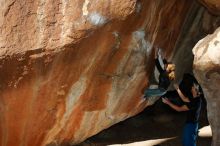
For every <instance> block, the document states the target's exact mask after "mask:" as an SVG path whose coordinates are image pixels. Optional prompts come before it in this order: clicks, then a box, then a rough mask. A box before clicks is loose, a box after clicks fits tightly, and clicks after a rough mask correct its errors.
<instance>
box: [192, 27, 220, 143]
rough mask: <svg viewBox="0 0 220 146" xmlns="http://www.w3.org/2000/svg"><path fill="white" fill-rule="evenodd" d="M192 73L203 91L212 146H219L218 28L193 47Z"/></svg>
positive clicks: (219, 33)
mask: <svg viewBox="0 0 220 146" xmlns="http://www.w3.org/2000/svg"><path fill="white" fill-rule="evenodd" d="M193 53H194V55H195V59H194V72H195V74H196V77H197V79H198V81H199V83H200V84H201V85H202V88H203V90H204V94H205V98H206V100H207V108H208V118H209V122H210V125H211V128H212V132H213V134H212V135H213V143H212V145H213V146H219V145H220V132H219V128H220V122H219V120H220V119H219V117H220V112H219V110H220V108H219V107H220V90H219V89H220V87H219V86H220V84H219V83H220V28H219V29H217V30H216V31H215V33H214V34H212V35H208V36H207V37H205V38H204V39H202V40H201V41H199V42H198V44H197V45H196V46H195V47H194V49H193Z"/></svg>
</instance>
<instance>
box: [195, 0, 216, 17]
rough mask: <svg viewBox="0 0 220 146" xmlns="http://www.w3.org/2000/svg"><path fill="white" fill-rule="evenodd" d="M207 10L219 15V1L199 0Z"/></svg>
mask: <svg viewBox="0 0 220 146" xmlns="http://www.w3.org/2000/svg"><path fill="white" fill-rule="evenodd" d="M199 1H200V2H201V3H202V4H203V5H204V6H205V7H207V8H208V10H209V11H210V12H211V13H213V14H215V15H220V1H219V0H199Z"/></svg>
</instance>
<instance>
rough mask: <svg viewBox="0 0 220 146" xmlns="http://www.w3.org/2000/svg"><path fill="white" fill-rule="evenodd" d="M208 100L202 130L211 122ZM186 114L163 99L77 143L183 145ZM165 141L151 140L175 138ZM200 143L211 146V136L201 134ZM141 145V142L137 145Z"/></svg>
mask: <svg viewBox="0 0 220 146" xmlns="http://www.w3.org/2000/svg"><path fill="white" fill-rule="evenodd" d="M206 112H207V111H206V103H205V101H204V102H203V105H202V110H201V115H200V120H199V123H200V124H199V129H200V128H202V127H204V126H207V125H209V123H208V120H207V113H206ZM185 116H186V115H185V113H184V112H182V113H178V112H176V111H174V110H172V109H171V108H169V107H168V106H167V105H165V104H163V103H162V101H161V100H159V101H157V102H156V104H155V105H153V106H150V107H147V108H146V109H145V110H144V111H143V112H141V113H140V114H138V115H137V116H135V117H132V118H129V119H127V120H126V121H122V122H120V123H118V124H116V125H114V126H112V127H110V128H109V129H106V130H104V131H102V132H101V133H99V134H97V135H95V136H93V137H91V138H89V139H87V140H86V141H84V142H83V143H81V144H79V145H77V146H106V145H116V144H130V145H129V146H132V144H133V145H135V144H134V143H135V142H142V144H139V145H140V146H154V145H155V146H181V136H182V129H183V126H184V122H185ZM172 137H174V139H171V140H165V141H164V142H163V141H162V142H160V141H159V142H154V144H153V145H152V144H150V143H148V142H147V141H150V140H158V139H166V138H172ZM197 141H198V145H199V146H210V145H211V137H198V140H197ZM136 145H137V146H139V145H138V144H136Z"/></svg>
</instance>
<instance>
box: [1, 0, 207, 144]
mask: <svg viewBox="0 0 220 146" xmlns="http://www.w3.org/2000/svg"><path fill="white" fill-rule="evenodd" d="M0 4H1V9H0V145H1V146H16V145H24V146H45V145H49V144H52V145H62V144H65V143H72V144H76V143H79V142H81V141H83V140H85V139H86V138H88V137H89V136H92V135H94V134H96V133H98V132H99V131H101V130H103V129H105V128H108V127H110V126H111V125H113V124H115V123H117V122H119V121H122V120H124V119H126V118H128V117H130V116H133V115H135V114H137V113H139V112H140V111H141V110H143V109H144V108H145V107H146V106H147V104H148V103H147V102H146V101H142V100H141V98H140V96H141V94H142V92H143V91H142V90H143V88H145V87H146V86H147V85H148V78H149V76H150V74H151V72H152V69H153V55H152V54H153V52H152V47H153V46H154V45H155V46H159V47H160V48H163V49H164V50H163V51H164V53H165V55H166V56H167V57H170V56H171V55H172V52H173V48H174V46H175V44H176V42H177V39H178V38H179V36H180V33H181V29H182V28H183V24H184V22H185V19H186V18H187V15H188V14H190V13H191V11H192V10H193V9H190V8H191V7H192V8H194V5H195V3H192V2H191V1H188V0H181V1H180V0H170V1H169V2H167V1H166V2H165V1H155V0H111V1H107V0H106V1H104V0H103V1H100V0H78V1H77V0H75V1H67V0H61V1H60V0H47V1H46V0H0ZM202 11H204V10H202ZM202 11H201V12H202ZM199 20H200V19H198V21H199ZM192 32H193V31H192Z"/></svg>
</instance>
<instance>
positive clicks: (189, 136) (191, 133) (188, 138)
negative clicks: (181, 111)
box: [182, 122, 198, 146]
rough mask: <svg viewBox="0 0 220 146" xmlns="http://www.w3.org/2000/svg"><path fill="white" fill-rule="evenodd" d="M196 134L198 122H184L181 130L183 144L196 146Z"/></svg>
mask: <svg viewBox="0 0 220 146" xmlns="http://www.w3.org/2000/svg"><path fill="white" fill-rule="evenodd" d="M197 135H198V122H197V123H186V124H185V126H184V130H183V139H182V140H183V141H182V143H183V146H196V138H197Z"/></svg>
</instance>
